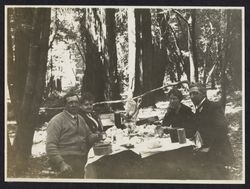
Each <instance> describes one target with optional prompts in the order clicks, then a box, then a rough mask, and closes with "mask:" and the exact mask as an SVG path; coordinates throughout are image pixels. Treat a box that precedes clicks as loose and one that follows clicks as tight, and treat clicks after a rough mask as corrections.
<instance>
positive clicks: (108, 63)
mask: <svg viewBox="0 0 250 189" xmlns="http://www.w3.org/2000/svg"><path fill="white" fill-rule="evenodd" d="M115 11H116V10H115V9H105V21H106V38H105V41H104V42H105V46H104V65H105V73H106V80H105V81H106V82H105V91H104V97H105V100H119V99H121V96H120V82H119V77H118V71H117V51H116V33H115V31H116V27H115V26H116V23H115ZM112 108H113V109H121V108H122V107H121V104H113V105H112Z"/></svg>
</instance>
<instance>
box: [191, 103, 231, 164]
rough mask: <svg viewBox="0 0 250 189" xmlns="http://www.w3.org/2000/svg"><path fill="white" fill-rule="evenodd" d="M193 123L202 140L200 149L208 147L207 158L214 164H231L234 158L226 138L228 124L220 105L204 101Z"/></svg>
mask: <svg viewBox="0 0 250 189" xmlns="http://www.w3.org/2000/svg"><path fill="white" fill-rule="evenodd" d="M195 121H196V124H197V130H198V131H199V132H200V135H201V138H202V140H203V146H202V147H210V150H209V154H208V156H207V157H208V158H209V159H210V160H212V161H214V162H219V163H223V164H229V163H232V161H233V160H234V157H233V152H232V147H231V144H230V141H229V138H228V136H227V133H228V123H227V120H226V118H225V115H224V112H223V110H222V107H221V106H220V104H219V103H216V102H211V101H209V100H207V99H206V100H205V101H204V102H203V104H202V106H201V109H200V111H198V110H197V111H196V113H195Z"/></svg>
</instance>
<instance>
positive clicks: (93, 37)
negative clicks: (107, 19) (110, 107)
mask: <svg viewBox="0 0 250 189" xmlns="http://www.w3.org/2000/svg"><path fill="white" fill-rule="evenodd" d="M80 27H81V28H80V29H81V38H82V41H83V43H85V44H86V49H85V51H86V55H85V58H86V67H85V70H84V76H83V83H82V88H81V92H82V93H84V92H86V91H88V92H91V93H92V94H93V95H94V96H95V100H96V101H103V100H104V89H105V74H104V65H103V63H102V59H101V57H102V56H101V55H102V54H101V47H99V46H98V43H99V41H100V40H101V39H99V41H98V37H99V38H100V36H99V35H100V34H99V33H97V32H100V31H99V30H100V22H98V20H96V17H93V9H91V8H87V9H86V12H85V13H84V15H83V17H82V18H81V20H80ZM93 28H96V29H95V30H92V29H93Z"/></svg>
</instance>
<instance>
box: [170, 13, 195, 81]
mask: <svg viewBox="0 0 250 189" xmlns="http://www.w3.org/2000/svg"><path fill="white" fill-rule="evenodd" d="M173 11H174V12H175V13H176V14H177V16H178V17H180V18H181V19H182V20H183V21H184V22H185V23H186V25H187V33H188V40H187V44H188V51H189V74H187V75H189V81H190V82H196V78H195V62H194V61H195V60H194V51H193V50H194V48H193V47H194V39H193V37H195V36H193V35H192V33H191V32H192V25H191V26H190V25H189V23H188V21H187V20H186V19H185V18H184V17H183V16H182V14H181V13H180V12H178V11H176V10H173ZM194 16H195V14H194ZM190 18H191V22H193V20H192V16H191V17H190ZM194 24H195V23H194ZM197 69H198V68H197Z"/></svg>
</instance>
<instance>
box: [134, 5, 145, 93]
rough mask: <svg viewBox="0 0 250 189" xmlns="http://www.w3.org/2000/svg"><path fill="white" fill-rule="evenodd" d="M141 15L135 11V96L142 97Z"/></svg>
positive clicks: (137, 10) (138, 11)
mask: <svg viewBox="0 0 250 189" xmlns="http://www.w3.org/2000/svg"><path fill="white" fill-rule="evenodd" d="M141 20H142V18H141V13H140V10H139V9H135V38H136V43H135V46H136V53H135V89H134V92H133V96H137V95H140V94H141V93H142V91H143V66H142V39H141V27H142V26H141Z"/></svg>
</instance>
